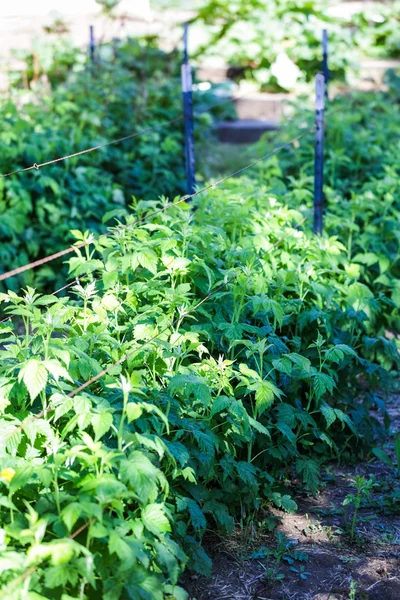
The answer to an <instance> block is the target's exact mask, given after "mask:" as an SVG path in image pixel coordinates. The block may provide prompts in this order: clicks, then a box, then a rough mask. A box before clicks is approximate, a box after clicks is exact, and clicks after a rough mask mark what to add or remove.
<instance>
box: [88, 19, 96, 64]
mask: <svg viewBox="0 0 400 600" xmlns="http://www.w3.org/2000/svg"><path fill="white" fill-rule="evenodd" d="M94 48H95V42H94V28H93V25H90V27H89V53H90V60H91V61H92V62H94Z"/></svg>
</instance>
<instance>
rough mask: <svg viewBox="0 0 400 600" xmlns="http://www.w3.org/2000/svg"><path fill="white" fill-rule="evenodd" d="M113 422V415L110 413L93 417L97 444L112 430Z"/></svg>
mask: <svg viewBox="0 0 400 600" xmlns="http://www.w3.org/2000/svg"><path fill="white" fill-rule="evenodd" d="M112 422H113V417H112V414H111V413H109V412H103V413H98V414H95V415H93V416H92V426H93V429H94V433H95V441H96V442H97V441H98V440H99V439H100V438H102V437H103V435H105V434H106V433H107V431H108V430H109V429H110V427H111V425H112Z"/></svg>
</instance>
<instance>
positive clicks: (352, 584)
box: [349, 579, 357, 600]
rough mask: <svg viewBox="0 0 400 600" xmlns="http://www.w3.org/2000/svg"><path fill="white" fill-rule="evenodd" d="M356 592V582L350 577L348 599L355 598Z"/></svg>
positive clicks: (354, 599)
mask: <svg viewBox="0 0 400 600" xmlns="http://www.w3.org/2000/svg"><path fill="white" fill-rule="evenodd" d="M356 592H357V584H356V582H355V581H354V579H352V580H351V581H350V593H349V600H356Z"/></svg>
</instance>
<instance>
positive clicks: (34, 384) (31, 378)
mask: <svg viewBox="0 0 400 600" xmlns="http://www.w3.org/2000/svg"><path fill="white" fill-rule="evenodd" d="M18 381H19V382H21V381H23V382H24V384H25V385H26V387H27V388H28V392H29V396H30V398H31V400H32V402H33V400H34V399H35V398H36V396H38V395H39V394H40V392H41V391H42V390H43V389H44V388H45V386H46V383H47V369H46V367H45V366H44V365H43V364H42V363H41V362H39V361H38V360H36V359H35V358H31V359H30V360H28V362H27V363H26V364H25V365H24V366H23V367H22V369H21V370H20V372H19V373H18Z"/></svg>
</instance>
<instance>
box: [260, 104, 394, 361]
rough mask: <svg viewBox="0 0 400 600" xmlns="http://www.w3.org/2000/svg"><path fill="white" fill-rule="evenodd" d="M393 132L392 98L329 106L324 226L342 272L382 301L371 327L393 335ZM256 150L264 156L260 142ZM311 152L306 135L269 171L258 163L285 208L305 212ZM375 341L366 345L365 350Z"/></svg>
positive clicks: (308, 203) (292, 128) (309, 204)
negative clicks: (339, 249) (343, 259)
mask: <svg viewBox="0 0 400 600" xmlns="http://www.w3.org/2000/svg"><path fill="white" fill-rule="evenodd" d="M311 120H312V115H310V122H311ZM302 121H304V114H303V115H302V116H301V117H300V119H299V120H295V122H294V124H292V125H290V127H289V129H288V132H287V135H288V139H290V136H292V137H293V136H294V132H295V131H296V132H297V130H298V129H297V128H298V127H299V125H300V123H301V122H302ZM399 134H400V117H399V114H398V110H397V106H396V103H395V102H394V98H393V97H392V95H390V94H383V93H380V94H377V93H374V94H353V95H352V96H351V97H349V96H344V97H343V98H338V99H336V100H335V102H334V104H333V105H332V106H331V107H329V108H328V111H327V115H326V144H325V148H326V155H325V169H324V184H325V186H324V190H325V201H326V206H325V221H324V227H325V229H326V231H327V233H328V235H334V236H337V239H338V240H339V241H340V242H341V243H342V244H343V246H345V248H346V253H347V259H348V264H347V265H346V270H347V272H348V274H349V275H351V276H353V277H356V278H357V280H358V281H359V285H360V286H364V288H363V289H364V292H362V293H366V294H370V295H371V298H372V296H373V295H375V296H376V297H380V298H381V299H382V301H383V302H384V303H386V305H387V307H388V308H387V309H385V310H383V311H382V313H381V314H379V315H377V316H376V319H377V320H376V321H375V324H374V327H375V330H376V331H378V330H379V329H380V331H381V332H382V333H383V332H385V331H386V334H385V335H387V333H388V332H392V333H390V336H392V337H393V335H394V332H396V331H398V329H399V325H400V322H399V315H398V311H397V310H395V311H393V310H392V309H391V308H390V306H392V307H393V306H396V307H398V305H399V302H400V287H399V274H400V261H399V251H400V246H399V241H400V228H399V221H398V211H399V209H400V202H399V168H398V160H397V153H398V139H399ZM260 146H261V147H260V149H259V152H260V153H265V142H263V143H262V144H261V145H260ZM313 153H314V149H313V139H312V135H310V136H309V137H308V138H307V142H304V143H302V144H301V147H300V148H293V149H291V150H288V151H286V152H282V153H280V154H279V155H278V156H277V157H276V159H275V169H271V168H269V169H268V167H267V166H263V167H262V168H261V169H260V170H259V172H258V173H257V175H256V176H257V177H260V178H261V180H262V181H264V182H269V184H270V185H271V186H272V189H280V191H281V192H282V193H284V191H287V192H288V198H290V199H291V206H293V207H294V206H295V207H299V206H305V207H309V208H311V207H312V202H313V195H312V190H313V168H314V156H313ZM282 178H283V180H284V181H285V185H284V186H283V185H282ZM360 289H361V288H360ZM382 343H386V342H385V340H382ZM375 344H376V342H372V341H371V347H372V346H374V345H375ZM375 349H376V351H377V353H378V354H379V349H378V347H377V346H376V345H375Z"/></svg>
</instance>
